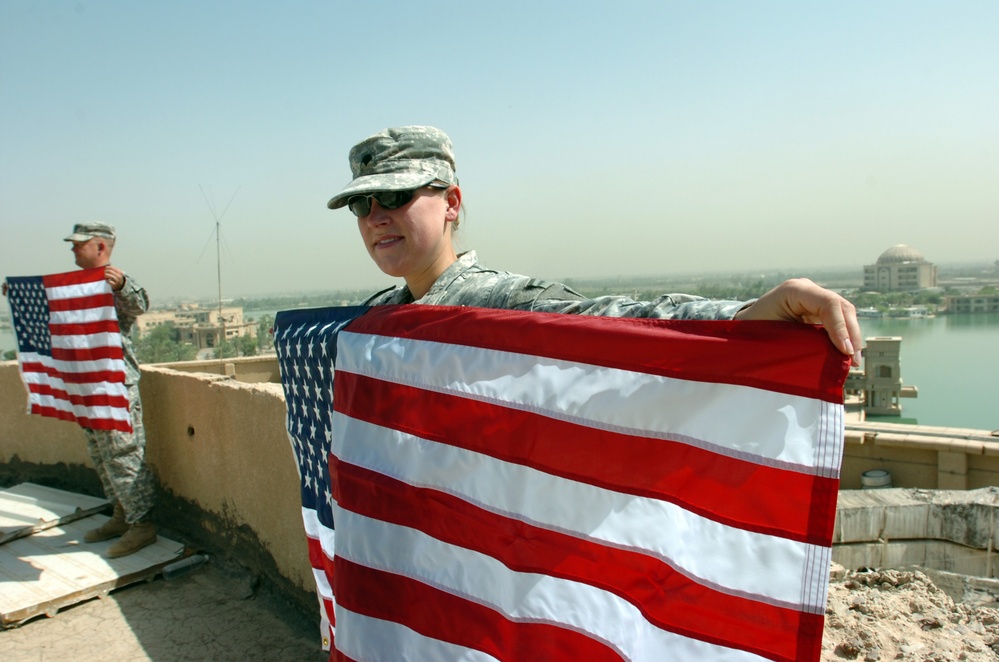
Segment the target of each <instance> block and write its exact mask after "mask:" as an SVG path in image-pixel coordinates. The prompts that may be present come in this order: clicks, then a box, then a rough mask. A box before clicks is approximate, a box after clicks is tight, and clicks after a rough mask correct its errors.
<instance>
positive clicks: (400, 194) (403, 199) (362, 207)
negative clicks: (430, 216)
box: [347, 185, 444, 218]
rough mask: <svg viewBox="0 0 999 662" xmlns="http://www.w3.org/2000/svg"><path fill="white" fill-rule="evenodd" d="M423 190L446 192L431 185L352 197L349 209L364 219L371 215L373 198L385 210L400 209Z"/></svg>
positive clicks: (348, 201) (349, 199)
mask: <svg viewBox="0 0 999 662" xmlns="http://www.w3.org/2000/svg"><path fill="white" fill-rule="evenodd" d="M421 188H435V189H438V190H444V187H442V186H433V185H429V186H421V187H419V188H414V189H409V190H408V191H376V192H375V193H369V194H368V195H352V196H350V197H349V198H347V207H348V208H350V211H352V212H353V213H354V216H357V217H358V218H364V217H365V216H367V215H368V214H370V213H371V199H372V198H374V199H375V200H377V201H378V205H379V206H380V207H382V208H384V209H398V208H399V207H403V206H405V205H408V204H409V201H410V200H412V199H413V196H414V195H416V192H417V191H419V190H420V189H421Z"/></svg>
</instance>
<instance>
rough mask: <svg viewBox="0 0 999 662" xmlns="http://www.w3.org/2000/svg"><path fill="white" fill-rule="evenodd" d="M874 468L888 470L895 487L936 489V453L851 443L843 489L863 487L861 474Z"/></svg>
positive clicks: (842, 474)
mask: <svg viewBox="0 0 999 662" xmlns="http://www.w3.org/2000/svg"><path fill="white" fill-rule="evenodd" d="M997 466H999V465H997ZM871 469H887V470H888V471H889V472H890V473H891V477H892V484H893V485H894V486H896V487H922V488H925V489H937V453H936V452H935V451H932V450H915V449H908V448H885V447H883V446H877V445H874V444H852V443H847V444H846V447H845V449H844V451H843V465H842V469H841V470H840V483H839V487H840V489H841V490H859V489H860V488H861V487H863V485H862V484H861V482H860V477H861V475H863V473H864V472H865V471H870V470H871Z"/></svg>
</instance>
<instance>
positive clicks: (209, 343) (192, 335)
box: [135, 305, 257, 350]
mask: <svg viewBox="0 0 999 662" xmlns="http://www.w3.org/2000/svg"><path fill="white" fill-rule="evenodd" d="M163 324H170V325H171V326H173V327H174V328H176V329H177V330H178V331H179V332H180V341H181V342H185V343H190V344H191V345H194V346H195V347H197V348H198V349H199V350H201V349H211V348H213V347H218V345H219V341H220V340H221V338H222V335H223V333H224V334H225V338H226V339H227V340H229V341H232V340H235V339H236V338H241V337H243V336H250V337H251V338H256V337H257V323H256V322H244V321H243V309H242V308H241V307H239V306H230V307H223V308H222V310H221V314H220V311H219V309H218V308H201V307H199V306H196V305H195V306H184V307H181V308H178V309H177V310H168V311H163V310H157V311H150V312H147V313H146V314H144V315H140V316H139V318H138V319H137V320H136V326H135V328H136V330H137V332H138V334H139V337H140V338H141V337H142V336H143V335H144V334H146V333H148V332H149V331H150V330H152V329H153V328H155V327H157V326H161V325H163Z"/></svg>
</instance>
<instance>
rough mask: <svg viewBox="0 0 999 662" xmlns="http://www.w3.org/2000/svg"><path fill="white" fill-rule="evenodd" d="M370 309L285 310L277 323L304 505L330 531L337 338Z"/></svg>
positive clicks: (283, 382)
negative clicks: (313, 512) (332, 421)
mask: <svg viewBox="0 0 999 662" xmlns="http://www.w3.org/2000/svg"><path fill="white" fill-rule="evenodd" d="M366 310H368V308H367V306H347V307H339V308H310V309H305V310H283V311H280V312H278V314H277V316H276V318H275V321H274V348H275V350H276V351H277V356H278V365H279V366H280V369H281V385H282V386H283V387H284V397H285V405H286V407H287V409H288V417H287V420H286V425H287V428H288V434H289V437H290V438H291V443H292V448H293V450H294V452H295V459H296V461H297V462H298V474H299V476H300V478H301V480H302V506H304V507H305V508H309V509H312V510H314V511H315V512H316V514H317V517H318V519H319V522H320V523H321V524H323V525H324V526H326V527H328V528H330V529H332V528H333V495H332V489H331V487H330V475H329V452H330V443H331V441H332V438H333V429H332V425H331V417H332V414H333V363H334V361H335V360H336V335H337V333H338V332H339V331H340V330H341V329H343V327H345V326H346V325H347V324H349V323H350V322H351V321H352V320H354V319H356V318H357V317H359V316H360V315H362V314H364V312H365V311H366Z"/></svg>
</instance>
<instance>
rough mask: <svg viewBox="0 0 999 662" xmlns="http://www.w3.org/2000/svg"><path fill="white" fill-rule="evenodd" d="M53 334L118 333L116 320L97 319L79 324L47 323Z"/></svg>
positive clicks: (86, 334)
mask: <svg viewBox="0 0 999 662" xmlns="http://www.w3.org/2000/svg"><path fill="white" fill-rule="evenodd" d="M49 330H50V331H51V332H52V335H53V336H90V335H94V334H97V333H114V334H118V333H119V328H118V321H117V320H98V321H95V322H83V323H80V324H49Z"/></svg>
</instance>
